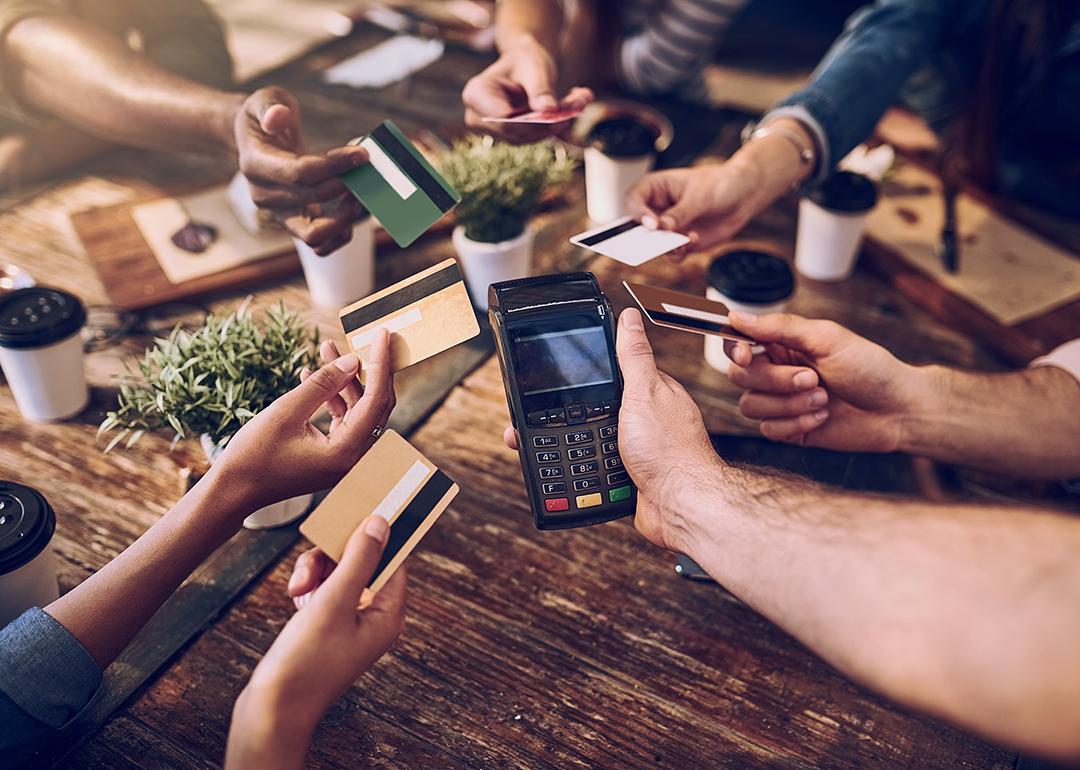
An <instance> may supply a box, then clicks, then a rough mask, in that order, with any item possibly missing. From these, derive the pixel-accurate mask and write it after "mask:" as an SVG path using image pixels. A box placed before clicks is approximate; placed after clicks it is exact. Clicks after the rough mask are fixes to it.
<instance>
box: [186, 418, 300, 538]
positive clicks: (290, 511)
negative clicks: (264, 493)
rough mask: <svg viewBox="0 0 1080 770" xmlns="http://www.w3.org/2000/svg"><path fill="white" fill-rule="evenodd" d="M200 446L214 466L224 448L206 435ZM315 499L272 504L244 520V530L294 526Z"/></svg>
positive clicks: (296, 498)
mask: <svg viewBox="0 0 1080 770" xmlns="http://www.w3.org/2000/svg"><path fill="white" fill-rule="evenodd" d="M199 445H200V446H201V447H202V450H203V452H204V453H205V454H206V459H207V461H208V462H210V463H211V464H213V462H214V459H215V458H216V457H217V456H218V455H219V454H221V452H222V451H223V448H222V447H220V446H218V445H216V444H215V443H214V441H213V439H211V438H210V436H209V435H207V434H205V433H204V434H203V435H202V436H200V437H199ZM314 499H315V495H313V494H307V495H300V496H298V497H290V498H289V499H287V500H280V501H278V502H276V503H271V504H270V505H267V506H265V507H264V508H260V509H259V510H257V511H255V512H254V513H252V514H251V515H250V516H248V517H247V518H246V519H244V528H245V529H274V528H275V527H284V526H285V525H286V524H292V523H293V522H294V521H296V520H297V519H299V518H300V517H301V516H303V515H304V514H305V513H307V510H308V508H310V507H311V501H312V500H314Z"/></svg>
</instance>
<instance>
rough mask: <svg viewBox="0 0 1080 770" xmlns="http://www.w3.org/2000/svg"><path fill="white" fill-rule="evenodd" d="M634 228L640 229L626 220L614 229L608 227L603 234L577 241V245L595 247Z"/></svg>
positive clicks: (639, 225)
mask: <svg viewBox="0 0 1080 770" xmlns="http://www.w3.org/2000/svg"><path fill="white" fill-rule="evenodd" d="M635 227H641V224H640V223H639V222H636V221H635V220H633V219H628V220H626V221H625V222H623V223H622V224H618V225H615V226H614V227H609V228H608V229H607V230H604V231H603V232H599V233H595V234H594V235H590V236H588V237H587V238H582V239H580V240H579V241H577V244H578V245H579V246H595V245H596V244H598V243H603V242H604V241H606V240H608V239H609V238H614V237H615V236H616V235H622V234H623V233H625V232H627V231H629V230H633V229H634V228H635Z"/></svg>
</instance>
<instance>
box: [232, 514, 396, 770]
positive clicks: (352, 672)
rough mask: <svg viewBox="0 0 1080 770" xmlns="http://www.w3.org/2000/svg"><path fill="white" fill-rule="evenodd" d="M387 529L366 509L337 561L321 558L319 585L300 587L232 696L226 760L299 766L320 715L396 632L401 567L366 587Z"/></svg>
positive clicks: (238, 764) (234, 764) (234, 763)
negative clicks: (297, 603)
mask: <svg viewBox="0 0 1080 770" xmlns="http://www.w3.org/2000/svg"><path fill="white" fill-rule="evenodd" d="M389 534H390V525H389V524H388V523H387V521H386V520H385V519H384V518H382V517H381V516H369V517H368V518H367V519H365V520H364V522H363V523H362V524H361V525H360V527H358V528H357V530H356V531H355V532H354V533H353V535H352V537H350V538H349V542H348V543H347V544H346V546H345V552H344V554H343V556H342V558H341V562H340V563H339V564H338V565H337V566H336V567H334V566H333V565H332V563H331V562H330V561H329V559H326V560H325V561H326V564H325V567H326V569H325V570H324V574H323V576H322V577H321V578H320V580H321V581H322V582H321V585H320V586H319V590H318V591H317V592H314V593H308V594H306V595H307V596H308V600H307V601H305V602H304V605H303V608H302V609H301V610H300V611H298V612H297V613H296V614H295V615H293V617H292V619H291V620H290V621H289V622H288V623H287V624H286V625H285V628H283V629H282V631H281V633H280V634H279V635H278V638H277V640H276V641H275V642H274V644H273V645H272V646H271V647H270V650H269V651H268V652H267V653H266V656H265V657H264V658H263V659H262V661H261V662H260V663H259V665H258V666H257V667H256V668H255V672H254V673H253V674H252V675H251V681H250V682H248V685H247V687H245V688H244V691H243V692H242V693H241V695H240V697H239V698H238V699H237V702H236V707H235V708H234V710H233V722H232V725H231V727H230V730H229V747H228V752H227V757H226V767H256V766H268V765H266V764H265V762H266V761H267V760H268V759H269V758H276V760H275V761H274V762H273V766H281V765H289V766H302V764H303V756H304V754H305V753H306V751H307V745H308V743H309V741H310V739H311V734H312V733H313V732H314V730H315V727H316V725H317V724H318V723H319V720H320V719H322V717H323V715H324V714H325V713H326V711H327V710H328V709H329V708H330V706H331V705H332V704H333V703H334V701H335V700H337V699H338V698H339V697H340V696H341V694H342V693H343V692H345V691H346V690H347V689H348V688H349V687H350V686H351V685H352V683H353V682H355V681H356V679H357V677H359V676H360V675H361V674H363V673H364V672H365V671H367V670H368V669H369V668H371V666H372V665H374V663H375V661H377V660H378V659H379V658H380V657H382V656H383V654H384V653H385V652H386V651H387V650H388V649H390V646H391V645H392V644H393V643H394V641H395V640H396V639H397V638H398V636H399V635H400V634H401V631H402V629H403V628H404V624H405V584H406V580H405V570H404V569H399V570H398V571H397V572H395V573H394V576H393V577H392V578H390V580H389V581H388V582H387V583H386V585H385V586H383V588H382V589H381V590H380V591H379V592H378V593H374V594H372V593H371V592H370V591H367V590H366V589H367V585H368V583H369V582H370V581H371V577H372V575H373V574H374V573H375V568H376V567H377V566H378V564H379V559H380V557H381V555H382V551H383V548H384V547H385V546H386V541H387V538H388V537H389ZM320 553H321V552H320ZM305 556H306V554H305ZM305 556H301V558H300V560H298V561H297V572H296V573H294V580H292V581H290V590H291V589H292V586H293V583H294V582H295V578H296V575H297V574H300V572H301V562H302V561H303V560H304V559H305ZM323 558H324V559H325V555H324V556H323ZM279 763H280V764H279Z"/></svg>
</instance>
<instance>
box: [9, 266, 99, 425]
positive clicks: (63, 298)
mask: <svg viewBox="0 0 1080 770" xmlns="http://www.w3.org/2000/svg"><path fill="white" fill-rule="evenodd" d="M85 322H86V308H84V307H83V304H82V302H80V301H79V298H78V297H76V296H75V295H73V294H68V293H67V292H65V291H60V290H59V289H47V288H45V287H41V286H34V287H31V288H29V289H17V290H16V291H13V292H11V293H10V294H5V295H3V296H0V368H3V370H4V376H5V377H6V378H7V381H8V385H10V386H11V394H12V395H13V396H14V397H15V404H16V405H17V406H18V407H19V411H20V412H21V413H22V416H23V417H25V418H26V419H28V420H36V421H47V420H63V419H66V418H68V417H71V416H73V415H76V414H78V413H79V412H81V411H82V410H83V409H84V408H85V407H86V404H87V402H88V401H89V400H90V390H89V388H87V386H86V374H85V372H84V371H83V343H82V338H81V336H80V335H79V331H80V330H81V329H82V327H83V324H84V323H85Z"/></svg>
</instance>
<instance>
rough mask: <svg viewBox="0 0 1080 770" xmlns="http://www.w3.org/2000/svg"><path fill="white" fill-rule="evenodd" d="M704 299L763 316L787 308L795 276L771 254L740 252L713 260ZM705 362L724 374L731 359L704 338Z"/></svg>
mask: <svg viewBox="0 0 1080 770" xmlns="http://www.w3.org/2000/svg"><path fill="white" fill-rule="evenodd" d="M708 281H709V285H708V288H706V289H705V297H706V298H707V299H711V300H715V301H717V302H723V303H724V304H725V305H727V308H728V310H735V311H740V312H743V313H753V314H754V315H767V314H768V313H779V312H781V311H782V310H783V309H784V308H785V307H787V303H788V300H789V299H791V295H792V294H794V293H795V276H794V275H793V274H792V272H791V267H789V266H788V263H787V262H786V261H785V260H783V259H780V257H777V256H776V255H774V254H768V253H766V252H764V251H752V250H748V249H743V250H740V251H730V252H728V253H727V254H724V255H722V256H719V257H717V258H716V259H714V260H713V261H712V264H710V265H709V272H708ZM705 361H706V363H708V364H709V366H711V367H712V368H713V369H716V370H717V371H719V372H723V373H724V374H727V371H728V369H729V368H730V367H731V359H730V358H728V355H727V353H725V352H724V340H723V338H721V337H716V336H714V335H711V334H710V335H705Z"/></svg>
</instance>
